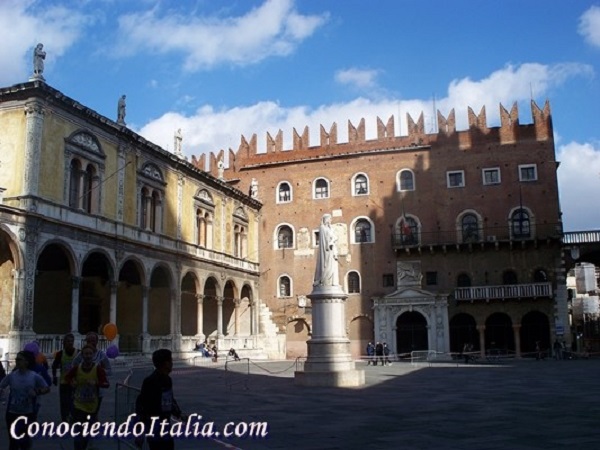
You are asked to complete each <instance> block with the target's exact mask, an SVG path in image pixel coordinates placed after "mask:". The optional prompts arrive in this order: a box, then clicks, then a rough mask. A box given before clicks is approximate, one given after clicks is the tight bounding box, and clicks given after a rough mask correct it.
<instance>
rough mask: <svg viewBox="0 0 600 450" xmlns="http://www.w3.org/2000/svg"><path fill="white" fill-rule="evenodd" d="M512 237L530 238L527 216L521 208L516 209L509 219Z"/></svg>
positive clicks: (529, 225)
mask: <svg viewBox="0 0 600 450" xmlns="http://www.w3.org/2000/svg"><path fill="white" fill-rule="evenodd" d="M510 223H511V231H512V236H513V237H514V238H521V239H523V238H529V237H531V222H530V220H529V214H528V213H527V211H526V210H525V209H523V208H520V209H517V210H516V211H515V212H514V213H513V214H512V216H511V218H510Z"/></svg>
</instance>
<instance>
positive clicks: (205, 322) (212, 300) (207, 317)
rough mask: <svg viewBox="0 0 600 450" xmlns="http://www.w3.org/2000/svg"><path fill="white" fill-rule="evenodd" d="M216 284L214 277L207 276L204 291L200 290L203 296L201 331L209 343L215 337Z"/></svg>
mask: <svg viewBox="0 0 600 450" xmlns="http://www.w3.org/2000/svg"><path fill="white" fill-rule="evenodd" d="M218 286H219V285H218V283H217V280H216V279H215V278H214V277H209V278H208V279H207V280H206V282H205V283H204V291H203V292H202V295H203V297H204V298H203V301H202V332H203V333H204V335H205V336H206V339H207V340H208V341H209V343H212V342H214V341H216V339H217V318H218V301H217V289H218Z"/></svg>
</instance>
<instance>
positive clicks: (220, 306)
mask: <svg viewBox="0 0 600 450" xmlns="http://www.w3.org/2000/svg"><path fill="white" fill-rule="evenodd" d="M216 299H217V339H221V338H223V297H217V298H216Z"/></svg>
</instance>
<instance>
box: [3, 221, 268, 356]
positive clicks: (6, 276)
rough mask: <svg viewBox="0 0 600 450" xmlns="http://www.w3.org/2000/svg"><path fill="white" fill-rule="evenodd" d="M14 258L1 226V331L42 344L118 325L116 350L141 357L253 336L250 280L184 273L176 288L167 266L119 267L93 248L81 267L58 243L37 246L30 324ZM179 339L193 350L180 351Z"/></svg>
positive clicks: (125, 260)
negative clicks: (162, 348)
mask: <svg viewBox="0 0 600 450" xmlns="http://www.w3.org/2000/svg"><path fill="white" fill-rule="evenodd" d="M79 249H81V247H79ZM19 255H20V253H19V249H18V247H17V246H16V245H14V239H13V237H12V236H11V235H9V234H8V233H6V232H5V231H4V230H2V229H0V280H2V285H1V288H0V334H4V335H6V334H8V332H10V331H12V330H20V331H23V332H29V333H31V332H33V333H35V334H36V335H37V339H38V340H40V341H43V340H44V339H45V338H46V339H50V337H54V336H62V335H64V334H65V333H67V332H74V333H79V334H85V333H86V332H87V331H90V330H93V331H101V330H102V327H103V325H104V324H106V323H115V324H116V325H117V328H118V330H119V336H118V338H117V339H118V344H119V349H120V351H121V352H141V351H144V352H146V351H149V350H152V347H153V346H155V345H154V344H157V345H159V342H158V341H160V344H162V345H164V344H166V343H167V342H169V343H170V344H171V346H172V347H173V349H174V350H180V351H187V350H191V349H192V348H193V345H195V344H196V342H197V341H198V340H200V339H204V338H206V339H208V340H209V341H216V340H217V339H220V338H224V337H230V338H233V337H235V338H239V339H243V338H250V337H251V336H252V335H255V334H257V333H258V324H257V317H258V315H257V313H256V311H255V310H256V308H255V305H256V303H255V302H253V301H252V299H253V290H252V287H251V285H250V283H249V282H244V281H238V280H234V279H224V280H223V277H222V275H221V274H219V276H217V275H215V274H213V273H212V272H208V271H205V270H195V269H193V268H182V270H181V274H182V277H181V283H180V284H179V286H178V285H177V281H176V277H175V276H174V272H175V271H174V270H173V268H172V267H171V266H170V265H169V264H168V263H166V262H163V261H150V260H148V258H146V259H144V260H142V259H140V258H139V257H137V256H133V255H131V256H127V255H123V256H122V259H121V262H120V263H118V264H117V263H115V261H114V260H113V259H112V258H111V256H110V255H109V253H107V252H106V251H105V250H104V249H101V248H96V249H91V250H90V251H89V252H88V253H87V254H86V255H85V256H84V257H82V258H81V262H79V261H78V259H77V258H76V257H75V256H74V252H73V251H72V249H71V247H70V246H69V244H67V243H66V242H63V241H58V240H52V241H48V242H46V243H45V244H44V245H42V246H40V249H39V251H38V253H37V259H36V260H35V261H33V263H34V264H35V277H34V284H33V307H32V311H31V312H30V314H31V318H30V320H29V321H27V320H23V317H24V316H26V315H27V314H28V312H27V311H23V309H27V308H26V307H25V308H24V307H21V306H20V305H19V300H18V298H19V297H18V295H17V294H16V292H17V293H18V291H19V284H23V282H22V280H21V279H22V278H23V276H22V275H20V272H23V271H24V270H20V269H19V264H20V263H19ZM148 266H150V268H148ZM115 267H118V270H117V269H115ZM199 274H202V275H203V276H204V277H205V278H204V280H202V279H201V278H200V276H199ZM21 289H23V287H21ZM15 299H17V300H16V301H15ZM13 303H16V304H13ZM27 323H30V324H31V325H30V326H27ZM24 324H25V325H24ZM186 338H187V339H186ZM184 342H185V346H189V347H190V348H183V346H184ZM180 345H181V348H179V347H180ZM249 348H251V344H249Z"/></svg>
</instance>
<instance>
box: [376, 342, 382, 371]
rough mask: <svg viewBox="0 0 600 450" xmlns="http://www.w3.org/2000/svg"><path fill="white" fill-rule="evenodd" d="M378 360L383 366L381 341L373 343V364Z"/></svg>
mask: <svg viewBox="0 0 600 450" xmlns="http://www.w3.org/2000/svg"><path fill="white" fill-rule="evenodd" d="M378 362H381V365H382V366H383V364H384V363H383V344H382V343H381V342H377V343H376V344H375V365H377V363H378Z"/></svg>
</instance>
